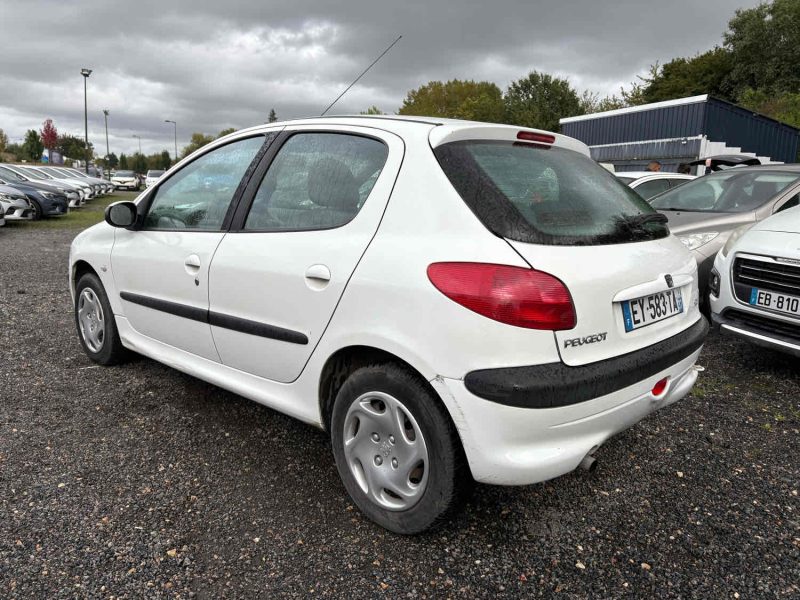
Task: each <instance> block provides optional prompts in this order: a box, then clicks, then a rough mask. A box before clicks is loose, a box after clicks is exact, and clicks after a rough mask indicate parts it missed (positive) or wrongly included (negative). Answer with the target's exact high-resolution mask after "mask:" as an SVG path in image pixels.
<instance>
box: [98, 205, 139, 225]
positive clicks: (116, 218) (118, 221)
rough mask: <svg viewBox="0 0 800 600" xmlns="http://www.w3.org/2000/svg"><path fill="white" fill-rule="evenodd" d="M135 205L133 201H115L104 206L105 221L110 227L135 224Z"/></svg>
mask: <svg viewBox="0 0 800 600" xmlns="http://www.w3.org/2000/svg"><path fill="white" fill-rule="evenodd" d="M136 215H137V211H136V205H135V204H134V203H133V202H115V203H114V204H109V205H108V206H107V207H106V212H105V219H106V223H108V224H109V225H111V226H112V227H124V228H128V227H132V226H133V225H135V224H136Z"/></svg>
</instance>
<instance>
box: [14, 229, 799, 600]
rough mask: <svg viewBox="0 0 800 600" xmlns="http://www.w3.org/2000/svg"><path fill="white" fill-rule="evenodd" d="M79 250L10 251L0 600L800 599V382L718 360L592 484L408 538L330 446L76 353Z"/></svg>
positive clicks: (783, 366)
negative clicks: (350, 479) (375, 511)
mask: <svg viewBox="0 0 800 600" xmlns="http://www.w3.org/2000/svg"><path fill="white" fill-rule="evenodd" d="M73 235H74V231H73V232H70V231H63V230H62V231H59V230H31V229H26V228H24V227H19V226H17V227H13V226H8V227H5V228H4V229H3V230H0V251H1V252H0V255H1V256H3V257H5V260H2V261H0V359H2V362H0V365H1V367H0V596H3V597H11V598H17V597H19V598H23V597H24V598H33V597H36V598H72V597H80V598H82V597H104V598H105V597H107V598H114V597H116V598H141V597H192V596H198V597H257V596H262V597H263V596H267V597H277V596H281V597H283V596H285V597H295V596H296V597H300V596H305V595H309V594H311V595H315V596H324V597H349V598H367V597H391V598H402V597H409V598H414V597H437V598H440V597H509V598H511V597H520V596H551V595H553V594H554V593H559V594H560V595H561V596H563V597H587V596H597V597H619V596H643V595H645V594H648V595H650V594H658V595H659V596H663V597H666V596H672V597H687V596H695V597H701V598H739V597H741V598H752V597H789V596H794V597H797V596H798V594H800V504H799V503H798V488H800V459H798V455H800V435H798V428H799V427H800V391H799V390H800V375H799V374H798V373H799V371H798V367H800V362H798V361H796V360H794V359H790V358H787V357H784V356H782V355H779V354H775V353H772V352H769V351H765V350H759V349H756V348H754V347H751V346H748V345H746V344H743V343H739V342H737V341H732V340H730V339H729V338H724V337H719V336H717V335H713V334H712V336H711V337H710V338H709V340H708V343H707V345H706V348H705V350H704V351H703V354H702V356H701V360H700V364H702V365H704V366H705V368H706V370H705V372H704V373H702V374H701V379H700V382H699V385H698V386H697V388H696V390H695V392H694V393H693V394H692V395H691V396H690V397H688V398H686V399H685V400H683V401H682V402H680V403H678V404H677V405H675V406H673V407H671V408H669V409H666V410H664V411H661V412H660V413H657V414H656V415H653V416H652V417H650V418H649V419H646V420H645V421H644V422H642V423H640V424H639V425H637V426H636V427H634V428H633V429H631V430H629V431H628V432H626V433H624V434H622V435H620V436H618V437H617V438H615V439H613V440H612V441H610V442H609V443H607V444H606V445H605V446H604V447H603V448H602V449H601V450H600V452H599V453H598V459H599V462H600V466H599V468H598V469H597V471H596V472H595V473H593V474H591V475H590V474H586V473H573V474H570V475H566V476H564V477H561V478H559V479H557V480H554V481H551V482H548V483H545V484H540V485H534V486H530V487H526V488H496V487H489V486H477V487H476V490H475V493H474V494H473V496H472V498H471V500H470V501H469V502H468V504H467V506H466V509H465V510H464V511H463V512H462V513H460V514H459V515H458V516H456V517H455V518H454V519H453V520H452V521H451V522H450V523H448V524H447V525H446V526H444V527H443V528H441V529H439V530H438V531H435V532H433V533H430V534H426V535H422V536H418V537H416V538H404V537H399V536H396V535H393V534H390V533H387V532H385V531H384V530H382V529H380V528H378V527H377V526H375V525H373V524H372V523H371V522H369V521H367V520H366V519H364V518H363V517H362V516H361V515H360V514H359V512H358V511H357V510H356V509H355V508H354V507H353V505H352V504H351V503H350V502H349V501H348V499H347V497H346V495H345V492H344V489H343V487H342V485H341V484H340V482H339V479H338V476H337V473H336V469H335V467H334V464H333V459H332V456H331V452H330V448H329V446H328V444H327V436H326V435H325V434H324V433H322V432H320V431H317V430H315V429H312V428H309V427H307V426H305V425H302V424H300V423H298V422H295V421H293V420H291V419H289V418H287V417H284V416H282V415H280V414H277V413H275V412H273V411H271V410H269V409H267V408H264V407H261V406H259V405H257V404H255V403H253V402H249V401H247V400H244V399H243V398H240V397H238V396H235V395H233V394H230V393H227V392H224V391H222V390H220V389H218V388H215V387H213V386H211V385H207V384H205V383H202V382H200V381H197V380H194V379H192V378H189V377H187V376H184V375H182V374H180V373H178V372H177V371H173V370H171V369H169V368H167V367H164V366H161V365H159V364H157V363H155V362H152V361H150V360H147V359H144V358H140V359H138V360H136V361H134V362H133V363H130V364H128V365H125V366H121V367H114V368H101V367H95V366H93V365H92V363H90V362H89V360H88V359H87V358H86V357H85V356H84V354H83V353H82V351H81V348H80V346H79V344H78V341H77V338H76V334H75V331H74V326H73V321H72V314H71V308H70V300H69V294H68V291H67V285H66V274H65V269H66V260H67V252H68V247H69V242H70V240H71V238H72V236H73Z"/></svg>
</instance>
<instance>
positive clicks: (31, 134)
mask: <svg viewBox="0 0 800 600" xmlns="http://www.w3.org/2000/svg"><path fill="white" fill-rule="evenodd" d="M43 151H44V144H42V138H41V137H39V133H38V132H37V131H36V130H35V129H29V130H28V131H27V133H26V134H25V141H24V142H23V143H22V157H23V158H24V159H26V160H32V161H36V162H39V161H40V160H42V152H43Z"/></svg>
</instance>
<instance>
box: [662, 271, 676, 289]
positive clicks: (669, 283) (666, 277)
mask: <svg viewBox="0 0 800 600" xmlns="http://www.w3.org/2000/svg"><path fill="white" fill-rule="evenodd" d="M664 280H665V281H666V282H667V286H668V287H674V285H675V284H674V283H672V275H670V274H669V273H667V274H666V275H664Z"/></svg>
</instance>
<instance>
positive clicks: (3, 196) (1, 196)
mask: <svg viewBox="0 0 800 600" xmlns="http://www.w3.org/2000/svg"><path fill="white" fill-rule="evenodd" d="M0 200H3V201H5V202H11V201H12V200H13V198H12V197H11V196H9V195H8V194H0Z"/></svg>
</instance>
